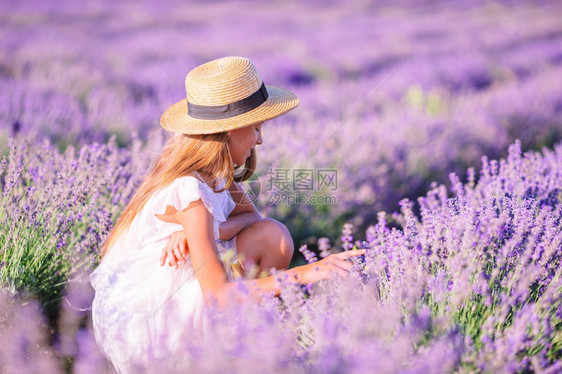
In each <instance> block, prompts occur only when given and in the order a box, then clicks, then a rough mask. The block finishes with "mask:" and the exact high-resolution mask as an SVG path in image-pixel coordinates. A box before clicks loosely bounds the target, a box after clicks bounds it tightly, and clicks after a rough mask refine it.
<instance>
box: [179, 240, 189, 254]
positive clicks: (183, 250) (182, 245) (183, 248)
mask: <svg viewBox="0 0 562 374" xmlns="http://www.w3.org/2000/svg"><path fill="white" fill-rule="evenodd" d="M180 252H181V254H182V255H183V257H184V258H186V257H187V254H188V252H189V251H188V249H187V243H186V241H185V240H182V241H181V242H180Z"/></svg>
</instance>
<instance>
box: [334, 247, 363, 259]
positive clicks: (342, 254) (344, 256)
mask: <svg viewBox="0 0 562 374" xmlns="http://www.w3.org/2000/svg"><path fill="white" fill-rule="evenodd" d="M365 253H367V250H366V249H354V250H351V251H345V252H340V253H337V254H336V255H335V256H336V257H338V258H340V259H342V260H347V259H348V258H351V257H355V256H361V255H364V254H365Z"/></svg>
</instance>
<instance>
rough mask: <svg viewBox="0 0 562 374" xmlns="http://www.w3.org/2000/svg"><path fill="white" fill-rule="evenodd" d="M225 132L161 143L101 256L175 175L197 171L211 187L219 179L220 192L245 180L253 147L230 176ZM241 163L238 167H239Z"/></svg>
mask: <svg viewBox="0 0 562 374" xmlns="http://www.w3.org/2000/svg"><path fill="white" fill-rule="evenodd" d="M227 140H228V135H227V133H226V132H220V133H216V134H204V135H186V134H174V135H172V136H171V137H170V138H169V139H168V140H167V141H166V144H165V145H164V149H163V150H162V153H161V154H160V156H159V157H158V159H157V160H156V161H155V163H154V164H153V165H151V167H150V168H149V170H148V172H147V174H146V176H145V177H144V179H143V181H142V183H141V185H140V187H139V189H138V190H137V192H136V193H135V195H134V196H133V198H132V199H131V201H130V202H129V203H128V204H127V207H126V208H125V210H124V211H123V213H122V214H121V215H120V217H119V219H118V220H117V223H116V224H115V226H114V227H113V229H112V230H111V233H110V234H109V237H108V238H107V240H106V241H105V243H104V245H103V247H102V248H101V257H102V259H103V257H104V256H105V255H106V254H107V252H108V249H109V248H110V247H111V245H112V244H113V243H114V242H115V241H116V240H117V238H118V237H119V236H120V235H121V234H122V233H124V232H125V231H126V230H127V229H128V228H129V226H130V225H131V223H132V222H133V219H134V218H135V216H136V215H137V213H139V212H140V211H141V210H142V208H143V207H144V205H145V204H146V202H147V201H148V200H149V199H150V197H151V196H152V194H153V193H155V192H156V191H158V190H160V189H162V188H164V187H166V186H168V185H170V184H171V183H172V182H173V181H174V180H175V179H176V178H179V177H183V176H188V175H191V176H194V177H196V178H197V175H194V173H193V172H195V171H197V172H198V173H199V174H201V175H205V176H207V177H209V179H210V180H212V181H213V182H212V185H211V186H210V187H211V188H212V189H213V190H215V188H216V186H217V184H218V182H219V181H220V180H224V181H226V184H225V186H224V188H223V189H221V190H218V191H217V190H215V192H217V193H218V192H222V191H224V190H226V189H227V188H229V187H230V185H231V184H232V182H233V181H235V182H241V181H245V180H247V179H248V178H250V177H251V176H252V174H253V173H254V170H255V168H256V154H255V149H254V150H252V153H251V155H250V157H248V158H247V159H246V162H245V164H244V165H243V170H242V173H239V174H237V175H234V164H233V161H232V157H231V155H230V151H229V148H228V146H227ZM240 167H241V166H238V167H237V169H238V168H240Z"/></svg>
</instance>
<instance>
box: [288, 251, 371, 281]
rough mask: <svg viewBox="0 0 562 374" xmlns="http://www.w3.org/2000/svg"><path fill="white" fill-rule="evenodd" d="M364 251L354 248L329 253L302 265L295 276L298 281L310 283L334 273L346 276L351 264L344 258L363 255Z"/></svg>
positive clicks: (329, 276)
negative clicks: (320, 258) (318, 259)
mask: <svg viewBox="0 0 562 374" xmlns="http://www.w3.org/2000/svg"><path fill="white" fill-rule="evenodd" d="M366 252H367V251H366V250H365V249H356V250H351V251H345V252H340V253H335V254H331V255H329V256H328V257H326V258H324V259H322V260H320V261H316V262H313V263H311V264H307V265H303V266H302V268H303V269H302V271H301V272H299V273H300V274H299V275H298V276H297V279H298V280H299V282H300V283H307V284H310V283H316V282H318V281H320V280H322V279H326V278H331V277H332V276H333V275H334V274H335V273H337V274H339V275H341V276H342V277H344V278H347V277H348V276H349V273H350V270H351V268H352V267H353V264H352V263H351V262H348V261H346V260H348V259H350V258H351V257H355V256H360V255H364V254H365V253H366Z"/></svg>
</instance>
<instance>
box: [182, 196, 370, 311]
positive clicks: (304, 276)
mask: <svg viewBox="0 0 562 374" xmlns="http://www.w3.org/2000/svg"><path fill="white" fill-rule="evenodd" d="M189 208H190V209H185V210H183V211H178V212H176V213H175V214H174V217H175V218H176V219H177V220H178V221H179V222H181V224H182V226H183V228H184V230H185V233H186V236H187V243H188V246H189V251H190V252H189V253H190V257H191V264H192V266H193V271H194V274H195V276H196V277H197V281H198V282H199V285H200V286H201V290H202V291H203V294H204V296H205V301H206V302H207V304H211V303H213V302H215V301H216V302H217V304H218V305H219V306H224V305H226V304H227V303H228V300H229V299H230V297H231V296H232V295H233V294H234V295H235V296H236V298H237V299H240V298H245V297H246V296H257V297H259V296H261V295H263V294H265V293H270V292H273V293H274V294H278V293H279V292H280V289H279V286H278V285H277V282H276V279H275V277H276V276H277V275H276V276H268V277H264V278H259V279H251V280H245V281H241V283H242V285H243V286H244V287H245V289H246V290H247V291H248V292H247V293H246V294H245V293H244V292H240V291H241V290H240V289H239V287H238V286H239V284H237V282H232V283H229V282H228V277H227V275H226V272H225V270H224V267H223V264H222V262H221V261H220V259H219V257H218V255H217V247H216V244H215V239H214V234H213V217H212V215H211V213H209V211H208V210H207V208H206V207H205V205H204V204H203V202H202V201H201V200H200V199H199V200H196V201H194V202H191V203H190V204H189ZM364 253H365V250H355V251H346V252H342V253H338V254H334V255H330V256H328V257H326V258H324V259H322V260H320V261H318V262H316V263H312V264H307V265H303V266H299V267H296V268H293V269H289V270H286V271H281V272H278V273H277V274H280V275H288V278H289V279H288V280H289V281H291V282H297V283H301V284H308V283H315V282H317V281H319V280H321V279H325V278H329V277H331V276H332V275H333V274H334V272H337V273H339V274H340V275H342V276H344V277H345V276H347V274H348V273H349V271H350V269H351V266H352V265H351V263H349V262H347V261H345V260H347V259H349V258H350V257H353V256H357V255H362V254H364Z"/></svg>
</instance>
